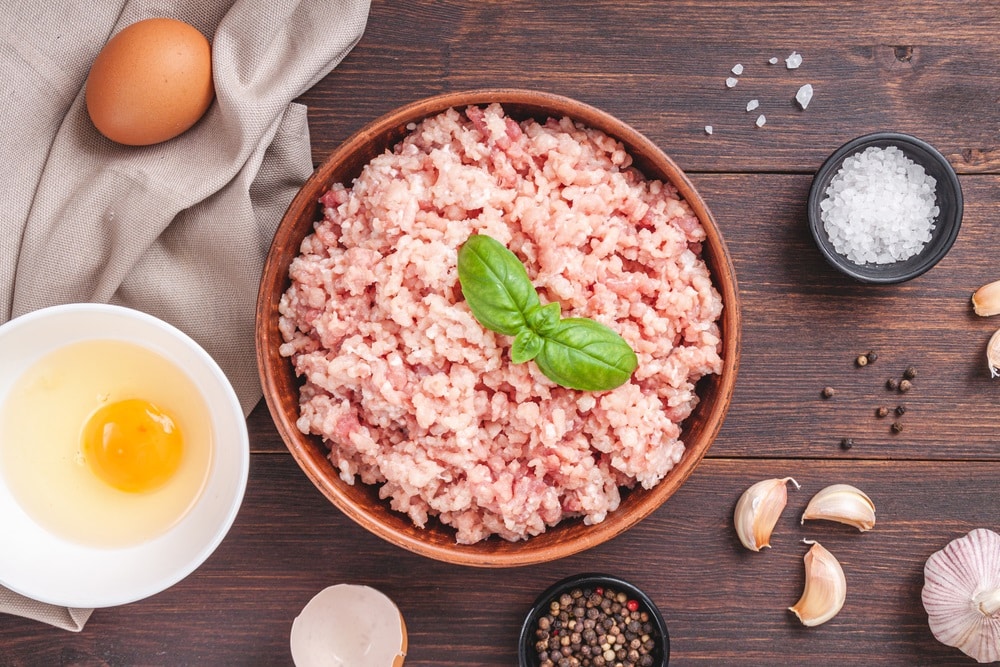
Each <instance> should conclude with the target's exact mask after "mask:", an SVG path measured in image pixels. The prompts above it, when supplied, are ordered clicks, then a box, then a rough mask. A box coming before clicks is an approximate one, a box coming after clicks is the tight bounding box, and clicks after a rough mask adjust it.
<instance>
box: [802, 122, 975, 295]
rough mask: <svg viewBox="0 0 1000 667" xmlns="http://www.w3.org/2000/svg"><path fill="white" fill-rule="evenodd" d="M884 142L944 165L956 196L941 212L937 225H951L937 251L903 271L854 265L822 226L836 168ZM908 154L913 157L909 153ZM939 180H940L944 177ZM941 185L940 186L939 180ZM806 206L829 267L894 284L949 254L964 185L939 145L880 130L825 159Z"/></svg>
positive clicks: (867, 280) (959, 220)
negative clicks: (823, 204) (826, 196)
mask: <svg viewBox="0 0 1000 667" xmlns="http://www.w3.org/2000/svg"><path fill="white" fill-rule="evenodd" d="M881 144H885V145H896V146H902V147H909V148H911V149H916V150H917V151H918V152H921V153H923V154H924V155H926V156H928V158H929V159H930V160H931V161H932V162H933V163H934V164H936V165H938V166H939V167H940V168H941V171H942V173H943V175H944V179H943V180H944V183H945V185H946V187H947V188H948V190H950V191H951V193H952V194H953V197H954V206H952V207H950V208H949V209H948V211H945V210H942V212H941V213H940V214H939V215H938V221H937V224H938V227H939V228H940V227H941V226H942V223H943V222H947V223H948V224H947V226H946V228H945V229H943V230H942V231H941V234H942V236H939V237H938V241H937V243H934V244H933V247H934V248H935V249H934V251H933V252H929V253H928V254H927V255H926V256H925V257H923V258H922V259H921V260H920V262H919V263H917V264H915V265H913V267H912V268H911V269H909V270H907V271H904V272H902V273H897V272H892V271H889V270H888V267H891V266H893V264H887V265H881V266H884V267H886V269H884V270H881V271H878V272H874V271H867V270H866V268H865V266H863V265H858V264H855V263H853V262H851V261H850V260H848V259H847V258H846V257H844V256H842V255H840V254H839V253H837V252H836V251H835V250H834V249H833V247H832V245H831V244H830V241H829V239H828V237H827V236H826V232H825V231H824V229H823V222H822V220H821V219H820V216H819V203H820V201H822V199H823V196H824V190H825V188H826V186H827V184H828V183H829V181H830V179H832V178H833V176H834V175H835V173H836V171H837V170H838V169H839V168H840V165H841V163H842V162H843V161H844V160H845V159H846V158H847V157H848V156H850V155H853V154H855V153H857V152H859V151H860V150H862V149H864V148H867V147H869V146H876V145H881ZM907 157H909V158H910V159H913V158H912V156H910V155H907ZM921 166H924V167H926V166H927V165H926V162H923V161H921ZM938 180H939V181H941V180H942V179H938ZM938 187H939V188H940V187H941V184H940V183H939V185H938ZM806 208H807V211H806V214H807V218H808V222H809V231H810V233H811V234H812V237H813V240H814V242H815V245H816V247H817V249H818V250H819V251H820V254H821V255H822V256H823V259H825V260H826V262H827V263H828V264H829V265H830V266H832V267H834V268H835V269H837V270H838V271H840V272H841V273H843V274H844V275H847V276H849V277H851V278H853V279H854V280H857V281H858V282H861V283H867V284H873V285H894V284H899V283H902V282H906V281H908V280H912V279H914V278H916V277H918V276H921V275H923V274H924V273H927V272H928V271H930V270H931V269H932V268H934V266H935V265H937V263H938V262H940V261H941V260H942V259H943V258H944V256H945V255H947V254H948V251H949V250H950V249H951V247H952V246H953V245H954V243H955V240H956V239H957V238H958V233H959V230H960V228H961V226H962V216H963V212H964V199H963V195H962V185H961V183H960V182H959V180H958V174H957V173H956V172H955V168H954V167H953V166H952V164H951V163H950V162H949V161H948V159H947V158H946V157H945V156H944V155H943V154H942V153H941V152H940V151H939V150H938V149H937V148H935V147H934V146H933V145H931V144H930V143H928V142H927V141H924V140H923V139H920V138H918V137H915V136H913V135H911V134H907V133H904V132H898V131H890V130H880V131H877V132H871V133H868V134H864V135H861V136H858V137H855V138H853V139H851V140H849V141H847V142H845V143H843V144H842V145H841V146H840V147H838V148H837V149H836V150H835V151H834V152H833V153H831V154H830V155H829V156H828V157H827V158H826V159H825V160H824V161H823V163H822V164H821V165H820V168H819V169H818V170H817V171H816V173H815V175H814V176H813V179H812V183H811V184H810V186H809V196H808V198H807V205H806ZM952 219H953V220H952ZM931 247H932V245H931V243H928V246H927V248H926V250H930V249H931ZM905 261H908V260H904V262H905ZM904 262H899V264H903V263H904Z"/></svg>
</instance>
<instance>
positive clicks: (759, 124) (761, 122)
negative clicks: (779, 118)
mask: <svg viewBox="0 0 1000 667" xmlns="http://www.w3.org/2000/svg"><path fill="white" fill-rule="evenodd" d="M766 122H767V118H764V114H761V115H759V116H757V121H756V125H757V127H764V123H766Z"/></svg>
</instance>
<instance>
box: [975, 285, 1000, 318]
mask: <svg viewBox="0 0 1000 667" xmlns="http://www.w3.org/2000/svg"><path fill="white" fill-rule="evenodd" d="M972 309H973V310H974V311H976V315H980V316H982V317H989V316H990V315H1000V280H994V281H993V282H991V283H987V284H986V285H983V286H982V287H980V288H979V289H977V290H976V291H975V292H974V293H973V294H972Z"/></svg>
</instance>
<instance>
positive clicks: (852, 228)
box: [819, 146, 940, 265]
mask: <svg viewBox="0 0 1000 667" xmlns="http://www.w3.org/2000/svg"><path fill="white" fill-rule="evenodd" d="M936 188H937V181H936V180H935V179H934V177H933V176H931V175H929V174H928V173H927V172H926V171H925V170H924V168H923V166H921V165H919V164H917V163H915V162H914V161H913V160H911V159H910V158H908V157H907V156H906V155H905V154H904V153H903V151H901V150H900V149H899V148H898V147H896V146H888V147H886V148H879V147H877V146H871V147H869V148H866V149H865V150H864V151H861V152H859V153H855V154H854V155H851V156H850V157H848V158H847V159H846V160H844V163H843V165H842V166H841V167H840V169H839V170H838V171H837V173H836V174H835V175H834V177H833V179H831V181H830V184H829V185H828V186H827V188H826V190H825V191H824V193H823V194H824V198H823V200H822V201H820V204H819V208H820V220H822V222H823V229H824V230H825V231H826V234H827V236H828V237H829V239H830V243H831V244H832V245H833V248H834V250H836V251H837V253H839V254H840V255H843V256H844V257H846V258H847V259H848V260H850V261H851V262H854V263H855V264H862V265H863V264H891V263H893V262H901V261H904V260H907V259H909V258H911V257H913V256H915V255H917V254H918V253H920V251H921V250H923V248H924V246H926V245H927V242H928V241H930V240H931V232H932V231H933V230H934V226H935V221H936V219H937V216H938V213H939V212H940V211H939V209H938V207H937V205H936V204H935V200H936V195H935V192H936Z"/></svg>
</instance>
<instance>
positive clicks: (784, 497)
mask: <svg viewBox="0 0 1000 667" xmlns="http://www.w3.org/2000/svg"><path fill="white" fill-rule="evenodd" d="M788 482H791V483H792V484H794V485H795V488H796V489H798V488H800V487H799V483H798V482H796V481H795V480H794V479H792V478H791V477H785V478H781V479H765V480H763V481H760V482H757V483H756V484H754V485H753V486H751V487H750V488H749V489H747V490H746V491H744V492H743V495H742V496H740V499H739V501H738V502H737V503H736V511H735V512H733V524H734V525H735V526H736V534H737V535H738V536H739V538H740V542H742V543H743V546H745V547H746V548H747V549H749V550H750V551H760V550H761V549H763V548H764V547H770V546H771V531H773V530H774V526H775V524H776V523H778V517H780V516H781V511H782V510H783V509H785V503H787V502H788V491H787V489H786V487H785V485H786V484H787V483H788Z"/></svg>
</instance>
